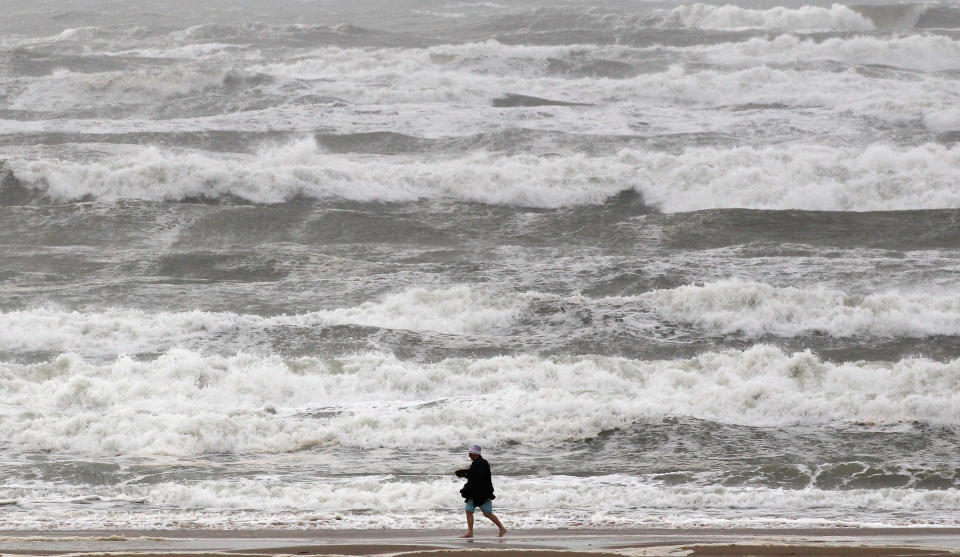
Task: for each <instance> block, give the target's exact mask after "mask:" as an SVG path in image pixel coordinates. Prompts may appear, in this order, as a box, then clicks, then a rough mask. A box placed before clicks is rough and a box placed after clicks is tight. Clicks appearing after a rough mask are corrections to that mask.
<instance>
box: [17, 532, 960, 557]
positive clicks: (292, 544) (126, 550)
mask: <svg viewBox="0 0 960 557" xmlns="http://www.w3.org/2000/svg"><path fill="white" fill-rule="evenodd" d="M459 534H460V532H459V531H455V530H328V531H319V530H315V531H265V530H259V531H258V530H238V531H228V530H216V531H214V530H169V531H134V530H127V531H59V532H27V531H22V532H0V552H2V553H4V554H19V555H65V554H71V555H94V554H105V553H107V554H111V555H117V556H120V555H146V554H150V555H164V556H171V557H172V556H178V555H189V556H191V557H197V556H203V555H224V554H243V555H405V556H421V555H422V556H434V557H470V556H475V555H477V554H486V553H495V554H496V555H497V556H498V557H520V556H522V557H549V556H557V557H561V556H562V557H588V556H589V557H597V556H598V555H621V556H622V555H629V556H673V555H689V556H740V555H757V556H780V555H809V556H824V557H827V556H870V555H877V556H913V555H960V529H953V528H899V529H802V530H774V529H771V530H764V529H739V530H718V529H649V530H643V529H629V530H627V529H624V530H599V529H555V530H533V529H530V530H516V531H511V532H509V534H508V537H506V538H503V539H499V538H497V537H495V535H494V532H492V531H491V532H486V531H483V530H480V531H479V532H478V535H477V537H475V538H474V539H472V540H463V539H459V538H458V537H457V536H458V535H459Z"/></svg>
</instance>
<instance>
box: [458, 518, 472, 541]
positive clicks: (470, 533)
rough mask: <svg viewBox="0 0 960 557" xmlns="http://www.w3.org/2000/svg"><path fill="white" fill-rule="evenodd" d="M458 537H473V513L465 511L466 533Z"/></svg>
mask: <svg viewBox="0 0 960 557" xmlns="http://www.w3.org/2000/svg"><path fill="white" fill-rule="evenodd" d="M460 537H461V538H472V537H473V513H472V512H470V511H467V533H466V534H464V535H462V536H460Z"/></svg>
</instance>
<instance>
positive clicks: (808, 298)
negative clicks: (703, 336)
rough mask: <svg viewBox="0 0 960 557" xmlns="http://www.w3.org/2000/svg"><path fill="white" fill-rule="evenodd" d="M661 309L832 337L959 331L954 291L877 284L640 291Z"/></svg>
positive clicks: (761, 330)
mask: <svg viewBox="0 0 960 557" xmlns="http://www.w3.org/2000/svg"><path fill="white" fill-rule="evenodd" d="M641 299H643V300H645V301H646V302H648V303H650V304H651V305H652V307H653V308H654V309H655V310H656V311H657V312H658V313H659V314H660V315H662V316H663V317H665V318H667V319H670V320H675V321H683V322H688V323H694V324H696V325H698V326H700V327H702V328H704V329H706V330H707V331H710V332H714V333H724V334H729V333H741V334H744V335H747V336H751V337H760V336H764V335H777V336H786V337H789V336H797V335H804V334H812V333H821V334H827V335H830V336H835V337H854V336H867V337H907V338H909V337H926V336H935V335H960V296H958V295H956V294H941V295H937V294H927V293H903V292H883V293H877V294H862V295H852V294H848V293H845V292H842V291H839V290H834V289H830V288H826V287H820V288H795V287H774V286H770V285H768V284H763V283H758V282H750V281H740V280H730V281H720V282H714V283H708V284H705V285H702V286H682V287H679V288H674V289H670V290H657V291H654V292H651V293H649V294H645V295H643V296H641Z"/></svg>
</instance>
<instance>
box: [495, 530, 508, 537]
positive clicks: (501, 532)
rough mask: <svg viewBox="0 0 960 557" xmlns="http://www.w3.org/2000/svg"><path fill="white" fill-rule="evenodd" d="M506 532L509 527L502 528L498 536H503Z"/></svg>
mask: <svg viewBox="0 0 960 557" xmlns="http://www.w3.org/2000/svg"><path fill="white" fill-rule="evenodd" d="M506 533H507V529H506V528H500V533H499V534H497V537H498V538H502V537H503V535H504V534H506Z"/></svg>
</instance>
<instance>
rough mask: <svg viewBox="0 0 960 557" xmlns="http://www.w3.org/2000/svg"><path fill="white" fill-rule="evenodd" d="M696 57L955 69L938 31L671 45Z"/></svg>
mask: <svg viewBox="0 0 960 557" xmlns="http://www.w3.org/2000/svg"><path fill="white" fill-rule="evenodd" d="M671 50H672V51H674V52H675V53H676V54H677V55H680V56H682V55H687V56H690V55H693V56H696V57H700V56H702V57H703V58H704V59H705V60H707V61H709V62H711V63H714V64H723V65H726V64H737V65H745V64H761V63H762V64H770V63H776V64H784V63H796V62H815V61H818V60H834V61H839V62H845V63H849V64H874V65H880V66H894V67H897V68H906V69H911V70H918V71H927V72H936V71H944V70H956V69H960V41H957V40H955V39H951V38H950V37H945V36H940V35H908V36H902V37H882V38H881V37H874V36H857V37H849V38H839V37H833V38H829V39H826V40H822V41H816V40H813V39H806V38H803V37H798V36H796V35H778V36H776V37H772V38H760V37H756V38H752V39H749V40H746V41H743V42H736V43H722V44H717V45H707V46H695V47H688V48H676V49H671Z"/></svg>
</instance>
